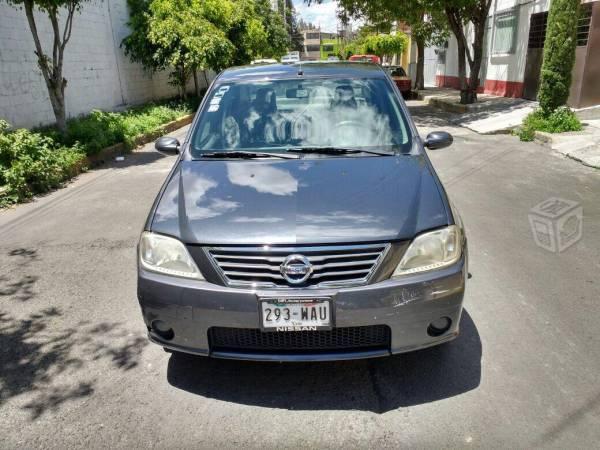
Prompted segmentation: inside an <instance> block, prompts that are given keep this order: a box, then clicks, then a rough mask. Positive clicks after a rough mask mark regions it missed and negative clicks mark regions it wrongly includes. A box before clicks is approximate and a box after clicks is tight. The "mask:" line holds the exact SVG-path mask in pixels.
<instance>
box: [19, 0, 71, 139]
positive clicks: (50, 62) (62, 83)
mask: <svg viewBox="0 0 600 450" xmlns="http://www.w3.org/2000/svg"><path fill="white" fill-rule="evenodd" d="M23 6H24V9H25V15H26V17H27V22H28V24H29V29H30V30H31V35H32V36H33V42H34V45H35V54H36V56H37V58H38V66H39V68H40V70H41V72H42V76H43V77H44V82H45V83H46V88H47V89H48V96H49V98H50V103H51V105H52V110H53V112H54V117H55V119H56V127H57V128H58V130H59V131H60V132H61V134H65V133H66V131H67V120H66V108H65V87H66V85H67V80H65V79H64V78H63V76H62V70H63V56H64V50H65V46H66V45H67V42H68V41H69V39H70V37H71V30H72V24H73V14H74V13H75V6H73V5H69V6H67V18H66V20H65V25H64V30H63V32H62V42H61V32H60V30H59V24H58V10H57V9H56V8H48V9H47V10H46V12H47V14H48V18H49V19H50V23H51V25H52V31H53V35H54V36H53V43H52V59H50V58H49V57H48V56H47V55H46V54H45V53H44V50H43V49H42V45H41V43H40V38H39V35H38V30H37V25H36V23H35V18H34V15H33V6H34V2H33V0H25V1H24V2H23Z"/></svg>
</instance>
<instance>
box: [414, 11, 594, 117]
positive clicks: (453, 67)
mask: <svg viewBox="0 0 600 450" xmlns="http://www.w3.org/2000/svg"><path fill="white" fill-rule="evenodd" d="M549 6H550V0H495V1H494V3H493V4H492V8H491V9H490V15H489V17H488V22H487V30H486V34H485V38H484V42H485V44H484V57H483V63H482V68H481V74H480V87H479V91H480V92H484V93H488V94H495V95H501V96H505V97H524V98H528V99H535V98H536V97H537V90H538V86H539V77H540V68H541V64H542V54H543V46H544V38H545V32H546V23H547V17H548V9H549ZM577 44H578V46H577V56H576V62H575V66H574V68H573V81H572V84H571V96H570V98H569V104H570V105H571V106H573V107H585V106H591V105H595V104H600V83H598V82H597V80H598V77H599V76H600V1H593V2H592V1H584V2H583V4H582V12H581V16H580V20H579V25H578V34H577ZM425 57H426V63H425V77H426V80H425V83H426V85H430V86H431V85H435V86H446V87H453V88H458V86H459V79H458V57H457V49H456V39H455V38H454V36H452V38H451V39H450V40H449V42H448V44H447V46H445V47H443V48H435V49H427V51H426V55H425Z"/></svg>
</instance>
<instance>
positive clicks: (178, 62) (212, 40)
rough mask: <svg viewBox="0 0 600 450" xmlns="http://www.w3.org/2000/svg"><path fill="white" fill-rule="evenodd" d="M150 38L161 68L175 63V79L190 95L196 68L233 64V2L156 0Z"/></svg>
mask: <svg viewBox="0 0 600 450" xmlns="http://www.w3.org/2000/svg"><path fill="white" fill-rule="evenodd" d="M149 6H150V7H149V16H150V17H149V21H148V25H149V31H148V35H147V37H148V41H149V42H150V43H151V44H152V45H153V46H154V48H155V51H154V55H153V58H154V60H155V61H156V63H157V64H158V67H160V68H166V67H173V68H175V70H174V71H173V72H172V73H171V83H172V84H174V85H176V86H178V87H179V89H180V92H181V96H182V97H184V98H185V97H186V85H187V80H188V79H189V77H190V75H191V74H192V71H193V70H194V69H196V68H199V67H201V68H210V69H213V70H217V71H218V70H221V69H222V68H224V67H226V66H227V65H229V64H230V62H231V60H232V57H233V52H234V50H235V49H234V47H233V44H232V43H231V42H230V41H229V40H228V39H227V36H226V34H225V32H224V31H223V30H224V29H225V30H227V29H228V28H229V26H230V24H231V21H232V16H233V5H232V4H231V2H229V1H220V0H153V1H152V2H151V3H150V5H149Z"/></svg>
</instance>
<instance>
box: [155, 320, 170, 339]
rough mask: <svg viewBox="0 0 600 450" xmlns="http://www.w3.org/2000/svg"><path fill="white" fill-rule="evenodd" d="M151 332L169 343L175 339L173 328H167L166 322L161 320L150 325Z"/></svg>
mask: <svg viewBox="0 0 600 450" xmlns="http://www.w3.org/2000/svg"><path fill="white" fill-rule="evenodd" d="M151 328H152V332H153V333H154V334H156V335H157V336H160V337H161V338H163V339H165V340H167V341H170V340H171V339H173V338H174V337H175V332H174V331H173V328H171V327H169V325H167V323H166V322H163V321H162V320H153V321H152V324H151Z"/></svg>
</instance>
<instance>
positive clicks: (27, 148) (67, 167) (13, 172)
mask: <svg viewBox="0 0 600 450" xmlns="http://www.w3.org/2000/svg"><path fill="white" fill-rule="evenodd" d="M84 160H85V154H84V152H83V149H82V148H81V147H80V146H73V147H65V146H61V145H57V144H56V143H55V142H54V140H53V139H52V138H51V137H48V136H44V135H42V134H41V133H35V132H31V131H29V130H25V129H19V130H15V131H9V124H8V123H7V122H6V121H4V120H0V187H1V191H0V207H5V206H8V205H10V204H12V203H16V202H19V201H23V200H25V199H27V198H29V197H31V196H32V195H34V194H39V193H42V192H47V191H49V190H50V189H54V188H56V187H59V186H60V185H61V183H62V182H64V181H65V180H67V179H69V178H71V177H72V176H74V175H75V174H76V172H77V170H78V169H79V168H80V167H81V166H82V164H83V162H84Z"/></svg>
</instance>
